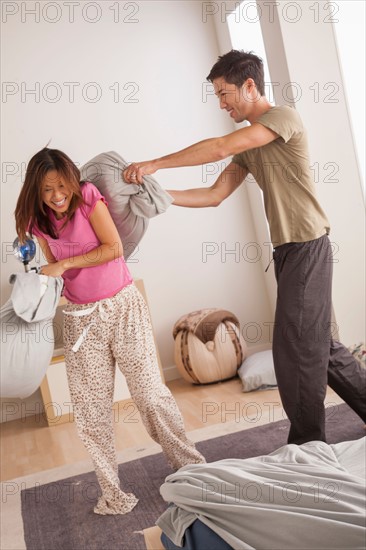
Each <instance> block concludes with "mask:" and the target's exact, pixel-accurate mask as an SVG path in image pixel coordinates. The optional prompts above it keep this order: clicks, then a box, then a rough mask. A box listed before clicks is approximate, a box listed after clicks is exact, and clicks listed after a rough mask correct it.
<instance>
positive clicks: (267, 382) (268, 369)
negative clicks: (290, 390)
mask: <svg viewBox="0 0 366 550" xmlns="http://www.w3.org/2000/svg"><path fill="white" fill-rule="evenodd" d="M238 375H239V377H240V378H241V380H242V382H243V391H244V392H248V391H253V390H265V389H269V388H275V387H277V380H276V375H275V371H274V366H273V356H272V350H266V351H259V352H258V353H253V355H249V357H247V358H246V359H245V361H243V363H242V365H241V367H239V370H238Z"/></svg>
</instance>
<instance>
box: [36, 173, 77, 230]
mask: <svg viewBox="0 0 366 550" xmlns="http://www.w3.org/2000/svg"><path fill="white" fill-rule="evenodd" d="M72 195H73V192H72V191H71V189H70V186H69V185H68V184H67V182H66V181H65V180H64V178H63V177H62V176H61V175H60V174H59V173H58V172H57V170H50V171H49V172H47V175H46V177H45V178H44V180H43V182H42V200H43V202H44V203H45V204H46V205H47V206H48V207H49V208H51V209H52V210H53V211H54V212H55V215H56V218H57V219H61V218H63V217H64V216H65V214H66V212H67V211H68V209H69V206H70V202H71V199H72Z"/></svg>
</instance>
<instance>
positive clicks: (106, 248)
mask: <svg viewBox="0 0 366 550" xmlns="http://www.w3.org/2000/svg"><path fill="white" fill-rule="evenodd" d="M89 221H90V223H91V225H92V227H93V229H94V231H95V233H96V235H97V237H98V239H99V241H100V242H101V244H100V245H99V246H97V247H96V248H93V249H92V250H90V251H88V252H87V253H86V254H83V255H80V256H71V257H70V258H65V259H63V260H59V261H56V260H55V259H54V261H53V262H52V263H49V264H48V265H45V266H42V267H41V273H42V274H43V275H49V276H51V277H60V276H61V275H62V274H63V273H64V272H65V271H67V270H68V269H78V268H84V267H94V266H96V265H101V264H105V263H107V262H111V261H113V260H116V259H117V258H120V257H121V256H123V246H122V242H121V238H120V236H119V234H118V231H117V228H116V226H115V224H114V222H113V220H112V217H111V215H110V213H109V210H108V208H107V207H106V205H105V204H104V203H103V201H101V200H99V201H98V202H97V203H96V205H95V207H94V210H93V212H92V214H91V216H90V218H89ZM42 240H44V239H42ZM40 244H41V243H40ZM46 244H47V243H46ZM47 246H48V245H47ZM41 247H42V250H43V253H44V254H45V250H46V248H45V249H44V248H43V246H42V244H41ZM45 256H46V258H47V260H48V257H47V255H46V254H45Z"/></svg>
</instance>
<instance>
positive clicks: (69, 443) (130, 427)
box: [0, 378, 341, 481]
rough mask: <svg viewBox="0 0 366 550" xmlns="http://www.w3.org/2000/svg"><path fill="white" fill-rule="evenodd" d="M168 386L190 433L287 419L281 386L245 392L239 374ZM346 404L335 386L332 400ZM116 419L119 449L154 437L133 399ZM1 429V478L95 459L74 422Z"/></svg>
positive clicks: (35, 421) (23, 423)
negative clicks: (198, 383) (219, 380)
mask: <svg viewBox="0 0 366 550" xmlns="http://www.w3.org/2000/svg"><path fill="white" fill-rule="evenodd" d="M167 385H168V387H169V388H170V390H171V392H172V393H173V395H174V397H175V399H176V401H177V403H178V406H179V408H180V410H181V412H182V414H183V418H184V423H185V427H186V430H187V431H192V430H196V429H199V428H205V427H207V426H212V425H214V424H219V423H223V422H237V423H239V422H240V424H241V429H246V428H252V427H254V426H255V425H256V424H258V423H267V422H272V421H275V420H280V419H282V418H284V417H285V416H284V413H283V410H282V406H281V401H280V398H279V395H278V391H277V389H275V390H268V391H260V392H251V393H243V392H242V385H241V381H240V379H239V378H234V379H233V380H229V381H226V382H222V383H218V384H210V385H206V386H193V385H191V384H189V383H187V382H185V381H184V380H181V379H179V380H174V381H172V382H169V383H168V384H167ZM340 402H341V400H340V399H339V398H338V397H337V396H336V395H335V394H334V392H332V390H330V389H329V391H328V394H327V399H326V403H328V404H329V403H340ZM114 421H115V424H114V425H115V432H116V447H117V451H122V450H123V449H126V448H129V447H136V446H138V445H143V444H145V443H146V442H150V441H151V440H150V438H149V436H148V434H147V432H146V430H145V428H144V426H143V424H142V422H141V418H140V415H139V413H138V411H137V409H136V406H135V404H134V403H133V402H131V401H128V402H121V403H120V404H119V405H118V408H117V409H116V410H115V411H114ZM0 429H1V472H0V475H1V481H6V480H10V479H14V478H17V477H21V476H24V475H28V474H33V473H36V472H39V471H41V470H48V469H50V468H55V467H58V466H63V465H65V464H72V463H74V462H79V461H81V460H85V459H88V458H89V455H88V454H87V452H86V450H85V449H84V446H83V444H82V443H81V441H80V440H79V438H78V435H77V433H76V428H75V425H74V423H72V422H70V423H64V424H57V423H55V424H54V425H53V426H52V427H48V425H47V422H46V420H45V418H44V417H43V415H41V414H39V415H37V416H28V417H25V418H22V419H19V420H13V421H11V422H4V423H2V424H0Z"/></svg>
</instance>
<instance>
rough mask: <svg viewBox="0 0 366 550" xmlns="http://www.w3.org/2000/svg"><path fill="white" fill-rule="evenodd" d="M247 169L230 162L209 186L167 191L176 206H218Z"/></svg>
mask: <svg viewBox="0 0 366 550" xmlns="http://www.w3.org/2000/svg"><path fill="white" fill-rule="evenodd" d="M247 174H248V171H247V170H245V169H244V168H242V167H241V166H239V164H236V163H235V162H231V163H230V164H229V165H228V166H227V167H226V168H225V170H223V172H221V174H220V176H219V177H218V178H217V180H216V181H215V183H214V184H213V185H212V186H211V187H199V188H196V189H185V190H184V191H168V193H169V194H170V195H171V196H172V197H173V199H174V202H173V204H175V205H176V206H188V207H191V208H203V207H206V206H218V205H219V204H221V202H222V201H223V200H224V199H226V198H227V197H228V196H229V195H231V194H232V193H233V192H234V191H235V189H237V188H238V187H239V185H240V184H241V183H242V182H243V180H244V179H245V177H246V175H247Z"/></svg>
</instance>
